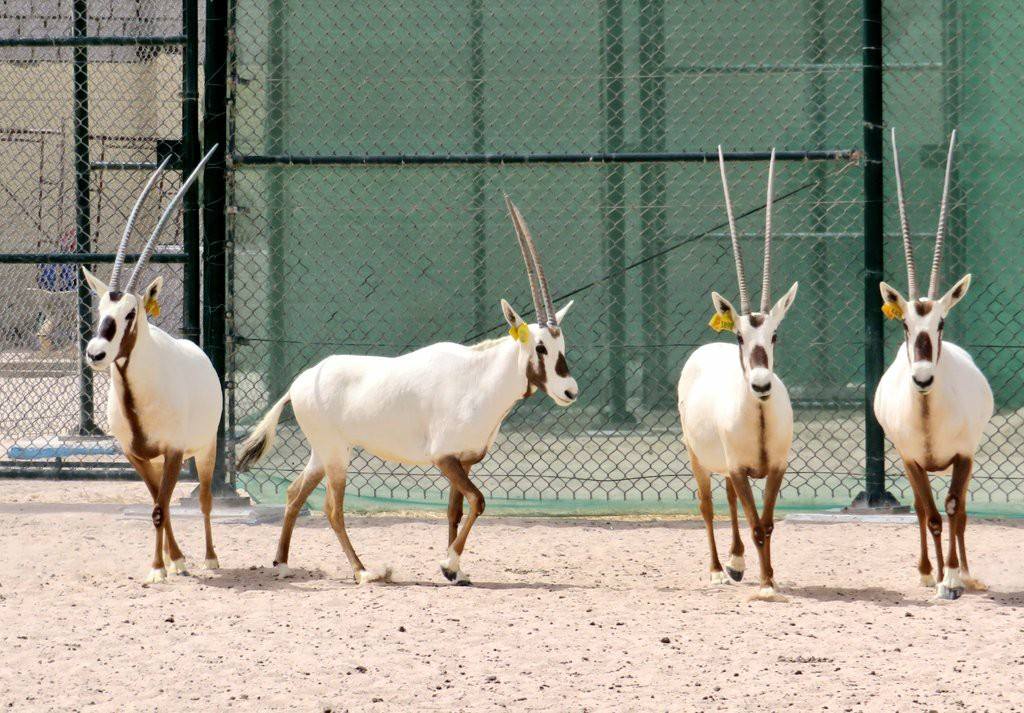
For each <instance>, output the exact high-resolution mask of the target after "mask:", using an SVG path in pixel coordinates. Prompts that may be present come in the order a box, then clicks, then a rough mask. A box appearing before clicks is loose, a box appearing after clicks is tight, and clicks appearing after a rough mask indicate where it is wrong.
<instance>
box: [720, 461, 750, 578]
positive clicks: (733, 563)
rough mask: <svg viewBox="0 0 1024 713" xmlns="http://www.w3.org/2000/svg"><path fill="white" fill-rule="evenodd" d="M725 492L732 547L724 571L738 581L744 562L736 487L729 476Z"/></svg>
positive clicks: (744, 565)
mask: <svg viewBox="0 0 1024 713" xmlns="http://www.w3.org/2000/svg"><path fill="white" fill-rule="evenodd" d="M725 494H726V496H728V498H729V515H730V517H731V518H732V547H731V548H730V549H729V564H727V565H726V566H725V571H726V572H727V573H728V574H729V576H730V577H732V578H733V579H734V580H735V581H737V582H739V581H740V580H742V579H743V571H744V570H745V569H746V562H745V561H744V559H743V552H744V549H743V540H741V539H740V521H739V516H738V513H737V512H736V488H735V487H733V484H732V479H731V478H726V479H725Z"/></svg>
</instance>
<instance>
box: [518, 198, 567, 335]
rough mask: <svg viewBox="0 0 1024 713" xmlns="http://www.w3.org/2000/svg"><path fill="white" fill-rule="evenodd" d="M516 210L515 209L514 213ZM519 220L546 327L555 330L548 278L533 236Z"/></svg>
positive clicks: (555, 315) (556, 321)
mask: <svg viewBox="0 0 1024 713" xmlns="http://www.w3.org/2000/svg"><path fill="white" fill-rule="evenodd" d="M518 210H519V209H518V208H517V209H516V211H518ZM519 220H520V222H521V223H522V225H523V233H524V235H525V236H526V246H527V247H528V248H529V249H530V257H531V258H533V267H534V269H536V270H537V287H539V288H540V298H541V300H542V301H543V302H544V313H545V315H546V316H547V325H548V327H549V328H557V327H558V316H557V314H556V313H555V305H554V303H553V302H552V301H551V292H550V291H549V290H548V278H546V277H545V276H544V266H543V265H541V262H540V254H539V253H538V252H537V244H536V243H535V242H533V236H532V235H531V234H530V229H529V228H528V227H527V226H526V221H524V220H523V217H522V216H519ZM538 324H539V323H538Z"/></svg>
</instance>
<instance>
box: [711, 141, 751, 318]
mask: <svg viewBox="0 0 1024 713" xmlns="http://www.w3.org/2000/svg"><path fill="white" fill-rule="evenodd" d="M718 168H719V171H720V172H721V174H722V192H723V193H725V212H726V214H727V215H728V216H729V234H730V235H731V236H732V254H733V257H734V258H735V260H736V281H737V282H738V283H739V287H740V312H741V313H742V314H750V298H749V297H748V296H747V276H746V275H745V274H744V272H743V256H742V255H741V254H740V241H739V238H738V237H737V236H736V219H735V218H734V217H733V215H732V199H731V198H730V197H729V181H728V180H726V178H725V156H724V155H723V154H722V145H721V144H719V145H718Z"/></svg>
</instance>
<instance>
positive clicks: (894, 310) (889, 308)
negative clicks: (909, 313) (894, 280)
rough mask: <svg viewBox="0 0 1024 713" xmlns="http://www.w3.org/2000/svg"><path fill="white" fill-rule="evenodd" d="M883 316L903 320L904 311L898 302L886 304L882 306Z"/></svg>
mask: <svg viewBox="0 0 1024 713" xmlns="http://www.w3.org/2000/svg"><path fill="white" fill-rule="evenodd" d="M882 314H884V315H885V316H886V317H888V318H889V319H903V310H901V309H900V306H899V304H898V303H896V302H886V303H885V304H884V305H882Z"/></svg>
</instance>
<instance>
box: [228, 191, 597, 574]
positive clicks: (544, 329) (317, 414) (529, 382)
mask: <svg viewBox="0 0 1024 713" xmlns="http://www.w3.org/2000/svg"><path fill="white" fill-rule="evenodd" d="M505 202H506V205H507V207H508V210H509V214H510V215H511V217H512V224H513V227H514V229H515V233H516V237H517V239H518V241H519V248H520V250H521V251H522V253H523V260H525V262H526V272H527V276H528V278H529V280H530V289H531V292H532V295H533V304H534V307H535V308H536V310H537V323H536V324H526V323H525V322H524V321H523V319H522V318H521V317H520V316H519V315H518V314H517V313H516V311H515V310H514V309H512V307H511V305H509V303H508V302H506V301H505V300H502V301H501V308H502V311H503V313H504V315H505V320H506V321H507V322H508V324H509V327H510V329H509V334H510V336H511V339H510V338H508V337H501V338H499V339H491V340H488V341H485V342H481V343H479V344H475V345H473V346H463V345H460V344H452V343H447V342H445V343H441V344H433V345H431V346H428V347H424V348H422V349H418V350H416V351H414V352H411V353H409V354H404V355H402V356H398V357H393V358H388V357H376V356H350V355H338V356H331V357H328V358H327V359H325V360H324V361H322V362H320V363H319V364H317V365H316V366H314V367H312V368H311V369H308V370H306V371H304V372H303V373H302V374H300V375H299V376H298V378H296V379H295V381H294V382H293V383H292V385H291V387H289V389H288V393H286V394H285V395H284V396H282V397H281V399H280V400H279V401H278V402H277V403H276V404H274V406H273V408H271V409H270V411H269V412H268V413H267V414H266V415H265V416H264V417H263V420H261V421H260V423H259V424H258V425H257V426H256V429H255V430H254V431H253V432H252V434H251V435H250V436H249V438H248V439H247V440H246V441H245V443H244V444H243V445H242V450H241V453H240V455H239V459H238V469H239V470H245V469H247V468H249V467H250V466H252V465H253V464H254V463H255V462H256V461H258V460H259V459H260V458H262V457H263V456H264V455H265V454H266V453H267V452H268V451H269V450H270V448H271V446H272V444H273V441H274V433H275V428H276V426H277V422H278V421H279V420H280V418H281V412H282V411H283V410H284V407H285V404H287V403H288V402H289V401H290V402H291V404H292V410H293V411H294V413H295V419H296V421H297V422H298V424H299V426H300V427H301V428H302V431H303V433H305V435H306V438H307V439H308V440H309V445H310V450H311V451H312V452H311V454H310V457H309V462H308V463H307V465H306V467H305V469H304V470H303V471H302V474H301V475H300V476H299V477H298V478H297V479H296V480H295V481H294V482H293V483H292V484H291V485H290V486H289V488H288V504H287V509H286V510H285V518H284V524H283V526H282V528H281V538H280V540H279V541H278V546H277V556H276V557H275V558H274V566H275V568H276V569H277V572H278V574H279V575H280V576H287V575H288V574H289V570H288V564H287V562H288V549H289V545H290V542H291V536H292V530H293V528H294V527H295V520H296V518H297V517H298V514H299V510H300V508H301V507H302V505H303V503H305V501H306V498H308V497H309V494H310V493H311V492H312V491H313V489H314V488H315V487H316V486H317V484H318V483H319V482H320V481H321V480H322V479H323V478H324V476H325V475H326V476H327V498H326V500H325V502H324V512H325V513H326V514H327V517H328V519H329V520H330V523H331V526H332V527H333V529H334V532H335V534H336V535H337V537H338V540H339V542H340V543H341V546H342V549H344V551H345V555H346V556H347V558H348V561H349V564H350V565H351V566H352V571H353V575H354V577H355V580H356V582H357V583H359V584H363V583H366V582H372V581H374V580H379V579H387V578H388V576H389V575H390V570H389V569H388V568H386V567H382V568H378V569H375V570H370V569H367V568H366V567H365V566H364V565H363V563H362V561H361V560H360V559H359V556H358V555H357V554H356V552H355V550H354V549H353V547H352V543H351V542H350V541H349V538H348V533H347V532H346V530H345V515H344V499H345V479H346V474H347V468H348V464H349V456H350V453H351V451H352V448H353V447H356V446H358V447H361V448H363V449H364V450H366V451H368V452H369V453H372V454H374V455H376V456H378V457H380V458H384V459H386V460H390V461H395V462H398V463H405V464H410V465H428V464H433V465H435V466H437V468H438V469H439V470H440V471H441V473H442V474H444V476H445V477H446V478H448V480H449V481H450V482H451V494H450V498H449V501H448V557H447V559H446V560H445V561H444V562H442V563H441V571H442V572H443V573H444V576H445V577H446V578H448V580H450V581H453V582H455V583H457V584H466V583H468V582H469V580H468V578H467V577H466V574H465V573H464V572H463V571H462V570H461V569H460V566H459V562H460V558H461V556H462V552H463V549H464V547H465V545H466V538H467V537H468V536H469V531H470V528H471V527H472V526H473V523H474V521H476V519H477V517H478V516H479V515H480V514H481V513H482V512H483V511H484V496H483V494H482V493H481V492H480V490H479V489H477V487H476V486H475V485H474V484H473V482H472V481H471V480H470V478H469V470H470V468H471V467H472V466H473V465H474V464H476V463H478V462H480V461H481V460H482V459H483V458H484V456H485V455H486V454H487V451H488V449H489V448H490V447H491V444H492V443H494V439H495V437H496V436H497V435H498V428H499V427H500V426H501V423H502V421H503V420H504V418H505V416H507V415H508V413H509V411H510V410H511V409H512V407H513V406H515V404H516V403H517V402H518V401H519V400H520V399H523V398H525V397H527V396H530V395H531V394H533V393H534V392H535V391H536V390H537V389H540V390H542V391H544V392H545V393H547V394H548V396H550V397H551V399H552V401H554V402H555V403H556V404H558V405H559V406H568V405H569V404H571V403H572V402H573V401H575V400H576V398H577V396H578V395H579V391H578V388H577V385H576V381H575V380H574V379H573V378H572V376H571V375H570V374H569V366H568V364H567V363H566V360H565V335H564V333H563V332H562V329H561V326H560V322H561V320H562V318H563V317H564V316H565V313H566V312H567V311H568V310H569V307H570V306H571V305H572V303H571V302H570V303H569V304H567V305H565V306H564V307H563V308H562V309H561V310H559V311H558V312H557V313H556V312H555V308H554V305H553V303H552V301H551V296H550V294H549V292H548V287H547V282H546V280H545V278H544V271H543V270H542V268H541V264H540V258H539V257H538V255H537V250H536V247H535V246H534V243H533V238H532V237H531V235H530V231H529V229H528V228H527V227H526V223H525V222H524V221H523V217H522V215H521V214H520V213H519V209H518V208H516V206H515V205H513V204H512V201H510V200H509V199H508V197H507V196H506V197H505ZM463 498H465V499H466V500H468V501H469V508H470V512H469V517H468V518H467V519H466V522H465V524H463V525H462V529H461V530H459V522H460V521H461V519H462V501H463Z"/></svg>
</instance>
